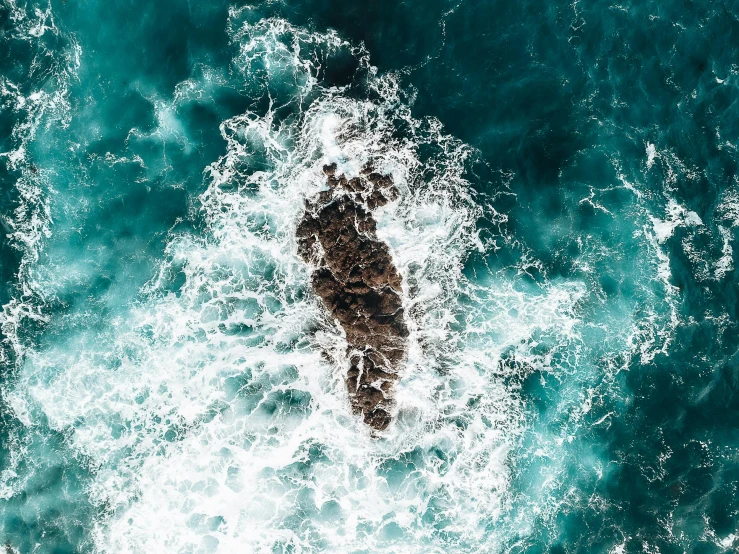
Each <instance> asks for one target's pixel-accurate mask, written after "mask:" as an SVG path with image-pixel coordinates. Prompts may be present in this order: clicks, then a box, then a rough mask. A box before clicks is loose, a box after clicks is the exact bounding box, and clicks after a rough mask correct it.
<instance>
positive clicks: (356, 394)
mask: <svg viewBox="0 0 739 554" xmlns="http://www.w3.org/2000/svg"><path fill="white" fill-rule="evenodd" d="M323 171H324V173H325V174H326V176H327V178H328V185H329V190H327V191H322V192H320V193H318V194H316V195H315V196H313V197H312V198H309V199H307V200H306V206H305V208H306V209H305V214H304V215H303V219H302V220H301V221H300V223H299V225H298V228H297V238H298V252H299V254H300V256H301V257H302V258H303V260H305V261H306V262H307V263H309V264H311V265H312V266H313V267H314V271H313V276H312V279H311V282H312V285H313V290H314V291H315V292H316V294H317V295H318V296H319V297H321V299H322V300H323V303H324V305H325V306H326V308H327V309H328V310H329V311H330V312H331V314H332V315H333V317H334V318H335V319H336V320H338V321H339V323H340V324H341V326H342V328H343V329H344V332H345V333H346V339H347V343H348V347H347V353H346V357H347V360H348V363H349V369H348V371H347V374H346V386H347V389H348V392H349V398H350V401H351V404H352V408H353V409H354V411H355V413H358V414H359V413H361V414H362V417H363V419H364V421H365V423H367V424H368V425H370V426H371V427H373V428H374V429H376V430H383V429H385V428H386V427H387V426H388V425H389V423H390V419H391V416H390V413H391V411H392V406H393V388H394V385H395V382H396V381H397V379H398V369H399V365H400V364H401V362H402V361H403V360H404V358H405V355H406V348H407V337H408V328H407V327H406V324H405V320H404V311H403V302H402V297H401V283H402V280H401V277H400V274H399V273H398V270H397V269H396V267H395V265H394V264H393V260H392V258H391V256H390V250H389V249H388V247H387V245H386V244H385V243H384V242H382V241H380V240H378V238H377V235H376V222H375V220H374V218H373V217H372V211H373V210H374V209H376V208H378V207H380V206H384V205H385V204H387V203H388V202H391V201H393V200H395V199H396V198H397V196H398V190H397V188H396V187H395V185H394V183H393V180H392V178H391V177H390V176H387V175H380V174H379V173H376V172H374V171H373V170H372V168H371V167H366V168H365V169H364V170H363V171H362V174H361V175H360V176H359V177H355V178H352V179H347V178H346V177H345V176H344V175H339V176H337V175H336V164H331V165H327V166H324V168H323Z"/></svg>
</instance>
